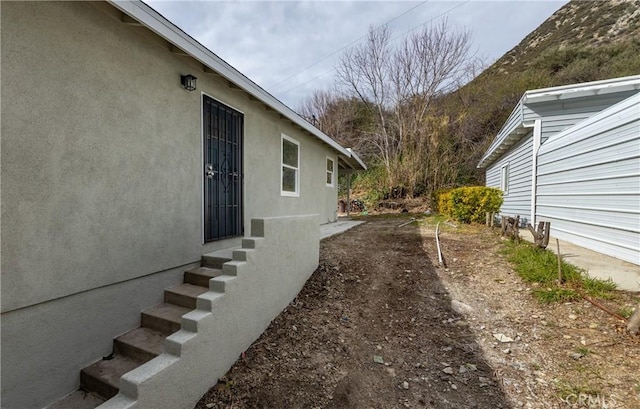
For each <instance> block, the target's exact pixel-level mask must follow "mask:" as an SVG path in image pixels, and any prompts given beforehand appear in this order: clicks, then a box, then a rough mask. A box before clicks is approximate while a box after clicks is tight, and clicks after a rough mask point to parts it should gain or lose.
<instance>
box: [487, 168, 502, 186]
mask: <svg viewBox="0 0 640 409" xmlns="http://www.w3.org/2000/svg"><path fill="white" fill-rule="evenodd" d="M485 179H486V182H485V185H487V186H489V187H495V188H498V189H500V166H495V165H494V166H491V167H490V168H489V169H487V173H486V175H485Z"/></svg>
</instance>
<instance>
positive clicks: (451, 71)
mask: <svg viewBox="0 0 640 409" xmlns="http://www.w3.org/2000/svg"><path fill="white" fill-rule="evenodd" d="M393 40H394V39H392V38H391V33H390V31H389V29H388V27H382V28H380V29H370V30H369V34H368V36H367V39H366V41H365V42H364V43H362V44H360V45H358V46H355V47H354V48H351V49H349V50H348V51H347V52H346V53H345V54H344V55H343V57H342V58H341V60H340V63H339V65H338V67H337V72H338V80H339V82H340V83H341V84H342V85H343V86H344V87H345V88H346V90H347V92H349V93H350V94H351V95H353V96H355V97H357V98H359V99H360V100H361V101H362V102H363V103H364V104H365V105H366V106H367V107H368V109H369V110H370V111H371V112H372V113H373V114H374V115H375V118H376V126H375V128H374V129H373V132H372V133H371V135H369V137H370V140H371V143H372V144H373V145H374V146H375V147H376V148H377V155H376V156H377V159H378V160H379V161H380V162H381V163H382V164H384V166H385V167H386V168H387V174H388V177H389V185H390V186H397V185H401V184H404V183H403V182H405V183H406V184H407V186H406V187H407V188H408V189H412V188H413V186H415V184H416V183H417V182H418V181H419V180H426V176H427V174H430V173H433V172H432V171H435V172H437V171H438V167H435V168H434V167H433V166H429V163H430V162H432V161H435V162H436V163H437V162H440V161H438V160H436V159H437V155H438V153H439V149H440V142H441V140H440V138H438V137H437V135H438V132H440V133H441V125H442V124H437V121H436V122H435V123H434V121H431V122H430V121H427V117H428V115H429V114H430V107H431V104H432V102H433V100H434V98H435V97H437V96H438V95H441V94H442V93H443V92H444V91H445V90H446V89H447V87H448V86H454V85H457V84H459V82H460V81H461V79H462V78H463V77H464V75H465V74H466V73H467V72H468V71H467V66H468V62H469V61H470V58H471V57H470V56H469V50H470V46H471V38H470V34H469V32H468V31H461V32H459V31H454V30H451V29H450V28H449V26H448V23H447V21H446V20H443V21H442V22H441V23H439V24H434V25H429V26H426V27H425V28H423V29H422V30H420V31H418V32H415V33H413V34H410V35H408V36H407V37H406V38H404V39H403V40H402V41H401V42H400V43H399V45H398V46H396V47H395V48H393V47H392V41H393ZM436 124H437V125H438V127H435V128H434V125H436ZM436 128H437V129H436Z"/></svg>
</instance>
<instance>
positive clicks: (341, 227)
mask: <svg viewBox="0 0 640 409" xmlns="http://www.w3.org/2000/svg"><path fill="white" fill-rule="evenodd" d="M362 223H364V222H360V221H353V220H350V219H338V221H337V222H334V223H327V224H321V225H320V240H322V239H326V238H327V237H331V236H335V235H337V234H341V233H344V232H345V231H347V230H349V229H352V228H354V227H356V226H357V225H359V224H362ZM240 248H241V247H240V246H235V247H230V248H226V249H221V250H216V251H212V252H211V253H207V254H203V256H205V257H219V258H228V259H232V258H233V250H238V249H240Z"/></svg>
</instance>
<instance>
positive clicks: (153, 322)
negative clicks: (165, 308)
mask: <svg viewBox="0 0 640 409" xmlns="http://www.w3.org/2000/svg"><path fill="white" fill-rule="evenodd" d="M142 326H143V327H147V328H151V329H155V330H156V331H160V332H164V333H165V334H167V335H169V334H172V333H174V332H176V331H179V330H180V323H179V322H173V321H169V320H166V319H164V318H160V317H155V316H153V315H149V314H145V313H142Z"/></svg>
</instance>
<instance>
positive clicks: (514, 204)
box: [486, 132, 533, 223]
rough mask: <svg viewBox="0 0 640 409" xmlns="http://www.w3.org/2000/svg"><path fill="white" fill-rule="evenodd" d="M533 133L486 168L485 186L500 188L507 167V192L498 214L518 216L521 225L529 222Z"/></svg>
mask: <svg viewBox="0 0 640 409" xmlns="http://www.w3.org/2000/svg"><path fill="white" fill-rule="evenodd" d="M532 149H533V133H532V132H530V133H529V134H527V135H526V136H525V137H524V138H523V139H522V140H521V141H520V142H518V143H517V144H516V145H515V146H513V148H511V150H509V152H507V153H505V154H504V155H503V156H502V157H501V158H500V159H499V160H498V161H496V162H495V163H493V164H492V165H491V166H490V167H489V168H487V174H486V175H487V177H486V185H487V186H490V187H496V188H499V189H500V188H501V187H504V186H502V176H503V172H504V171H503V168H504V167H505V166H507V167H508V171H507V172H506V173H507V174H506V176H507V186H506V187H507V190H506V192H505V193H504V202H503V204H502V207H501V208H500V214H503V215H508V216H516V215H520V221H521V223H526V222H530V221H531V220H530V219H531V177H532V176H531V173H532V172H531V167H532V161H533V154H532Z"/></svg>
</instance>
